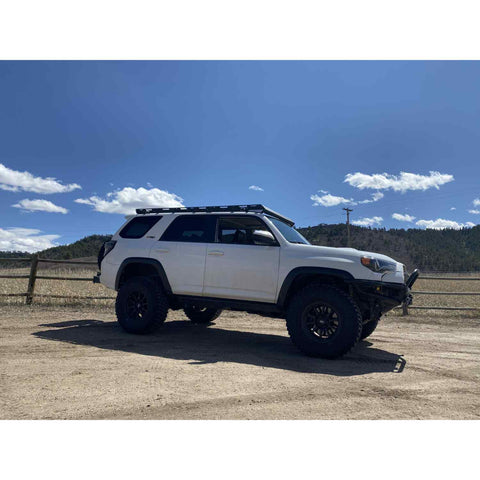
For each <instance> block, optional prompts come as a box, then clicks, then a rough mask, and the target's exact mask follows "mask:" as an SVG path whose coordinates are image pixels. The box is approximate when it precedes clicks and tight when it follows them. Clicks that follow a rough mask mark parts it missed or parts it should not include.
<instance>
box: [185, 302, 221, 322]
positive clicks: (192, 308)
mask: <svg viewBox="0 0 480 480" xmlns="http://www.w3.org/2000/svg"><path fill="white" fill-rule="evenodd" d="M183 311H184V312H185V315H186V316H187V317H188V318H189V319H190V320H191V321H192V322H193V323H210V322H213V321H214V320H215V319H216V318H218V317H219V316H220V315H221V313H222V310H217V309H216V308H202V307H199V306H197V305H189V306H188V307H185V308H184V309H183Z"/></svg>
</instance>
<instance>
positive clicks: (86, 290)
mask: <svg viewBox="0 0 480 480" xmlns="http://www.w3.org/2000/svg"><path fill="white" fill-rule="evenodd" d="M42 267H43V266H42V265H40V266H39V269H38V272H37V273H38V275H49V276H59V277H62V276H63V277H85V278H89V277H90V278H91V277H93V275H94V273H95V272H96V268H88V267H87V268H81V269H80V268H72V269H71V268H65V267H63V268H52V265H48V266H47V267H43V268H42ZM29 272H30V269H29V268H11V269H2V270H1V273H2V275H28V274H29ZM432 276H433V274H432ZM435 276H453V277H465V278H468V277H469V276H471V277H480V274H479V273H472V274H470V273H465V274H459V273H451V274H447V273H443V274H435ZM27 283H28V279H27V278H21V279H5V278H1V279H0V293H25V292H26V291H27ZM418 290H420V291H429V292H479V293H480V281H451V280H448V281H443V280H426V279H422V278H420V279H419V280H417V283H416V284H415V287H414V293H415V291H418ZM35 293H36V294H38V295H64V296H72V297H77V296H85V297H88V296H92V297H114V296H115V292H114V291H112V290H109V289H107V288H105V287H104V286H103V285H100V284H94V283H93V282H69V281H58V280H43V279H38V280H37V282H36V286H35ZM24 303H25V297H0V305H6V304H7V305H21V304H24ZM113 303H114V301H113V300H108V299H106V300H97V299H95V300H91V299H85V300H78V299H73V298H69V299H53V298H42V297H36V298H34V304H38V305H52V306H56V305H59V306H60V305H65V306H68V305H75V306H82V305H85V306H91V307H92V306H97V307H106V308H109V307H113ZM413 305H414V306H430V305H431V306H436V307H440V306H446V307H478V308H479V309H480V296H478V297H475V296H464V295H461V296H460V295H458V296H450V295H448V296H447V295H442V296H440V295H438V296H437V295H416V296H415V295H414V303H413ZM421 312H422V311H417V313H418V314H421ZM399 314H400V313H399ZM428 314H429V315H432V314H438V315H446V314H448V315H466V316H469V317H472V316H474V317H476V316H479V315H480V310H479V311H478V312H465V311H459V312H455V311H441V310H431V311H430V310H429V311H428Z"/></svg>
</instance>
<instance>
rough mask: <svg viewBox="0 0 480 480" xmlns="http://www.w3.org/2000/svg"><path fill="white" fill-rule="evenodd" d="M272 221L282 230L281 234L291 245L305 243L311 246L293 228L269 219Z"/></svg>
mask: <svg viewBox="0 0 480 480" xmlns="http://www.w3.org/2000/svg"><path fill="white" fill-rule="evenodd" d="M268 218H269V219H270V221H271V222H272V223H273V224H274V225H275V226H276V227H277V228H278V229H279V230H280V233H281V234H282V235H283V237H284V238H285V240H287V242H290V243H304V244H305V245H310V242H309V241H308V240H306V239H305V238H304V237H303V236H302V234H300V233H298V232H297V231H296V230H295V229H294V228H293V227H290V225H287V224H286V223H283V222H282V221H280V220H278V219H276V218H273V217H268Z"/></svg>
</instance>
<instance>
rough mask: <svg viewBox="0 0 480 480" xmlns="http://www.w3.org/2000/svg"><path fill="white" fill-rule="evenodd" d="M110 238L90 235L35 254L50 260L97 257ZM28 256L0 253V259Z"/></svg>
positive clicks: (24, 253)
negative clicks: (104, 243)
mask: <svg viewBox="0 0 480 480" xmlns="http://www.w3.org/2000/svg"><path fill="white" fill-rule="evenodd" d="M110 238H111V235H90V236H88V237H85V238H82V239H80V240H77V241H76V242H74V243H71V244H70V245H59V246H58V247H52V248H48V249H47V250H43V251H41V252H37V255H38V256H39V257H41V258H51V259H55V260H61V259H64V260H70V259H72V258H83V257H97V254H98V251H99V250H100V247H101V246H102V244H103V242H106V241H107V240H110ZM30 256H31V254H30V253H26V252H0V257H2V258H28V257H30ZM2 266H4V265H2Z"/></svg>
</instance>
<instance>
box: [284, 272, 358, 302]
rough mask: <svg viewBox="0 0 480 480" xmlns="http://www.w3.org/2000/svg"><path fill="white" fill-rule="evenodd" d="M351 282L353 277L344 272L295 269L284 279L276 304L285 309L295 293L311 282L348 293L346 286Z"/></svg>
mask: <svg viewBox="0 0 480 480" xmlns="http://www.w3.org/2000/svg"><path fill="white" fill-rule="evenodd" d="M352 280H354V277H353V275H352V274H350V273H349V272H347V271H345V270H339V269H335V268H325V267H297V268H294V269H293V270H291V271H290V272H289V273H288V275H287V276H286V277H285V279H284V281H283V283H282V286H281V288H280V292H279V294H278V299H277V304H278V305H279V306H280V307H281V308H285V307H286V306H287V305H288V302H289V301H290V299H291V297H292V296H293V295H294V294H295V293H296V292H298V291H299V290H300V289H301V288H303V287H304V286H306V285H308V284H310V283H312V282H322V283H328V284H333V285H336V286H337V287H339V288H341V289H342V290H344V291H346V292H348V284H349V283H350V282H351V281H352Z"/></svg>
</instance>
